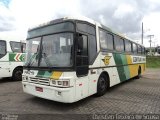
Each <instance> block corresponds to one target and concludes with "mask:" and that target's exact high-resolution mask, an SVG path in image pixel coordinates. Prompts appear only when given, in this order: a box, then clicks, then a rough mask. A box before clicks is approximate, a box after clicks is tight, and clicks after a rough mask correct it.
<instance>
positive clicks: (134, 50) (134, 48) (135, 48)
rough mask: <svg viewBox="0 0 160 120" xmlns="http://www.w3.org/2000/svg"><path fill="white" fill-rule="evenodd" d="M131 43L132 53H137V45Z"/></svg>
mask: <svg viewBox="0 0 160 120" xmlns="http://www.w3.org/2000/svg"><path fill="white" fill-rule="evenodd" d="M132 45H133V53H134V54H137V45H136V44H135V43H133V44H132Z"/></svg>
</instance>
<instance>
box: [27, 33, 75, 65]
mask: <svg viewBox="0 0 160 120" xmlns="http://www.w3.org/2000/svg"><path fill="white" fill-rule="evenodd" d="M72 46H73V33H69V32H65V33H57V34H53V35H47V36H43V37H37V38H33V39H29V40H27V60H26V65H27V66H35V67H70V66H71V65H72V57H71V56H72V55H71V51H72V48H73V47H72Z"/></svg>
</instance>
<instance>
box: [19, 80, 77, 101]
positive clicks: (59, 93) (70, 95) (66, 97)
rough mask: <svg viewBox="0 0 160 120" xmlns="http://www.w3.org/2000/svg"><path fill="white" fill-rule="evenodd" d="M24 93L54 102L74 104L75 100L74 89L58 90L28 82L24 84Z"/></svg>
mask: <svg viewBox="0 0 160 120" xmlns="http://www.w3.org/2000/svg"><path fill="white" fill-rule="evenodd" d="M22 85H23V91H24V92H25V93H28V94H31V95H34V96H37V97H40V98H45V99H49V100H53V101H58V102H63V103H73V102H75V100H74V95H75V94H74V90H73V89H74V88H73V87H70V88H58V87H53V86H45V85H39V84H33V83H28V82H24V81H23V82H22Z"/></svg>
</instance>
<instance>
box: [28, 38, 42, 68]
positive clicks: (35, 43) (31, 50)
mask: <svg viewBox="0 0 160 120" xmlns="http://www.w3.org/2000/svg"><path fill="white" fill-rule="evenodd" d="M40 40H41V38H40V37H38V38H34V39H31V40H28V41H27V48H26V52H27V61H26V65H28V66H38V56H39V55H38V54H39V49H40Z"/></svg>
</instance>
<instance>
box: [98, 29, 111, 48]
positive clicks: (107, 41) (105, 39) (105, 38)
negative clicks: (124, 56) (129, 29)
mask: <svg viewBox="0 0 160 120" xmlns="http://www.w3.org/2000/svg"><path fill="white" fill-rule="evenodd" d="M100 44H101V48H102V50H106V49H109V50H113V35H111V34H109V33H106V32H104V31H102V30H100Z"/></svg>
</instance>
